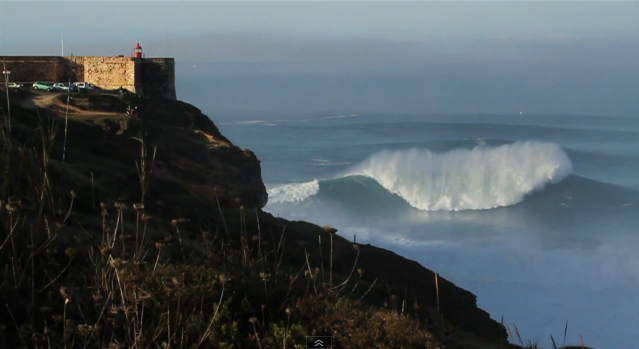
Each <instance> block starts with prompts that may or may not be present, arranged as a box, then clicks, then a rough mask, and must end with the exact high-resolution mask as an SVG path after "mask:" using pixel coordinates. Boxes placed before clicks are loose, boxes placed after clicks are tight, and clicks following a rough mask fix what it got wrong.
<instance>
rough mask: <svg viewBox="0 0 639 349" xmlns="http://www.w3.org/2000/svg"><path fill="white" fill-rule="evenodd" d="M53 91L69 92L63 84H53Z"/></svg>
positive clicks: (67, 87)
mask: <svg viewBox="0 0 639 349" xmlns="http://www.w3.org/2000/svg"><path fill="white" fill-rule="evenodd" d="M53 90H54V91H63V92H67V91H69V86H67V85H66V84H65V83H63V82H56V83H55V84H53Z"/></svg>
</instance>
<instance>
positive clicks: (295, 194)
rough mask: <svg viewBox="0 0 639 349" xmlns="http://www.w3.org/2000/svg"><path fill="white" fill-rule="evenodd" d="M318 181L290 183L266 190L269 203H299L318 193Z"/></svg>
mask: <svg viewBox="0 0 639 349" xmlns="http://www.w3.org/2000/svg"><path fill="white" fill-rule="evenodd" d="M319 189H320V186H319V181H318V180H316V179H315V180H312V181H310V182H304V183H291V184H284V185H281V186H276V187H274V188H271V189H268V190H267V192H268V201H269V203H283V202H301V201H304V200H306V199H308V198H309V197H311V196H314V195H317V193H319Z"/></svg>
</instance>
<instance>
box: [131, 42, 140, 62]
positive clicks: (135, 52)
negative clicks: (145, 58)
mask: <svg viewBox="0 0 639 349" xmlns="http://www.w3.org/2000/svg"><path fill="white" fill-rule="evenodd" d="M133 58H142V46H140V42H139V41H137V42H136V44H135V47H134V48H133Z"/></svg>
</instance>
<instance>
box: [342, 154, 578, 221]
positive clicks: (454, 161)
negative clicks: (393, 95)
mask: <svg viewBox="0 0 639 349" xmlns="http://www.w3.org/2000/svg"><path fill="white" fill-rule="evenodd" d="M571 172H572V162H571V161H570V158H569V157H568V155H566V153H565V152H564V151H563V150H562V149H561V148H560V147H559V146H558V145H556V144H553V143H543V142H515V143H512V144H507V145H502V146H497V147H481V146H478V147H475V148H473V149H458V150H453V151H449V152H446V153H433V152H431V151H429V150H419V149H411V150H401V151H382V152H379V153H376V154H373V155H372V156H370V157H369V158H368V159H367V160H365V161H364V162H362V163H361V164H360V165H358V166H357V167H356V168H355V169H353V170H352V171H351V172H350V173H349V175H362V176H366V177H370V178H372V179H375V180H376V181H377V182H378V183H379V184H380V185H382V186H383V187H384V188H385V189H386V190H388V191H389V192H391V193H393V194H396V195H398V196H400V197H402V198H403V199H404V200H406V202H408V203H409V204H410V205H411V206H413V207H415V208H417V209H420V210H425V211H439V210H445V211H460V210H479V209H491V208H496V207H501V206H509V205H514V204H516V203H518V202H520V201H522V200H523V198H524V196H525V195H526V194H529V193H531V192H533V191H535V190H539V189H542V188H543V187H544V186H545V185H546V184H548V183H557V182H559V181H561V180H562V179H564V178H566V177H567V176H568V175H570V173H571Z"/></svg>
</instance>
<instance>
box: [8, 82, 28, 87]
mask: <svg viewBox="0 0 639 349" xmlns="http://www.w3.org/2000/svg"><path fill="white" fill-rule="evenodd" d="M7 86H8V87H9V88H20V87H22V86H24V85H22V84H16V83H15V82H10V83H9V84H8V85H7Z"/></svg>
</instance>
